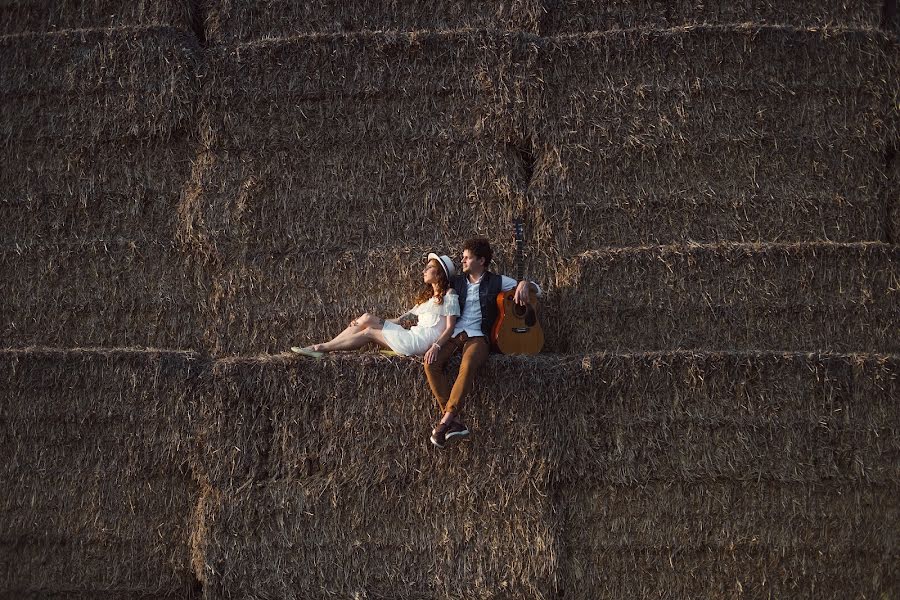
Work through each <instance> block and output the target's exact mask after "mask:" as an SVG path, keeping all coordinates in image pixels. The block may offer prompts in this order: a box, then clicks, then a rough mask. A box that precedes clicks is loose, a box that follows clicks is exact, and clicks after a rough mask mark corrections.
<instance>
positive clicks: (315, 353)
mask: <svg viewBox="0 0 900 600" xmlns="http://www.w3.org/2000/svg"><path fill="white" fill-rule="evenodd" d="M317 346H321V344H315V345H313V346H307V347H305V348H299V347H297V346H291V352H293V353H294V354H300V355H301V356H308V357H310V358H322V357H323V356H325V353H324V352H320V351H319V350H315V348H316V347H317Z"/></svg>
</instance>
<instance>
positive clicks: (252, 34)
mask: <svg viewBox="0 0 900 600" xmlns="http://www.w3.org/2000/svg"><path fill="white" fill-rule="evenodd" d="M882 4H883V0H857V1H848V0H792V1H791V2H778V1H776V0H751V1H749V2H747V1H745V2H737V1H735V0H714V1H712V2H710V1H699V0H666V1H663V0H613V1H598V0H501V1H496V2H478V1H474V0H456V1H447V0H442V1H441V2H432V3H429V4H428V5H423V4H422V3H419V2H414V1H411V0H402V1H396V0H394V1H390V2H387V1H379V2H364V1H360V0H352V1H347V2H339V1H336V0H328V1H326V2H317V3H306V2H289V1H287V0H264V1H262V2H259V1H250V0H213V1H212V2H210V3H209V5H208V8H207V12H206V19H205V29H206V31H207V35H208V39H209V40H210V41H211V42H212V43H219V44H233V43H239V42H248V41H253V40H260V39H267V38H279V37H291V36H296V35H302V34H307V33H352V32H359V31H420V30H437V31H446V30H454V29H466V28H475V29H494V30H514V31H526V32H529V33H534V34H538V35H543V36H555V35H560V34H570V33H587V32H592V31H608V30H618V29H636V28H652V29H664V28H669V27H681V26H684V25H709V24H733V23H748V22H753V23H756V24H760V25H762V24H767V25H790V26H794V27H821V26H829V27H850V28H859V29H877V28H878V27H879V26H880V24H881V20H882Z"/></svg>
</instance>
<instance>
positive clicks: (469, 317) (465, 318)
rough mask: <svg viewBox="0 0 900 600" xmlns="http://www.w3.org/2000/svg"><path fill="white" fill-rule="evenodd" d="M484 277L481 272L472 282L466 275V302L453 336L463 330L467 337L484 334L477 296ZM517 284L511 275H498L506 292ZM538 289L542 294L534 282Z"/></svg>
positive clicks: (539, 293)
mask: <svg viewBox="0 0 900 600" xmlns="http://www.w3.org/2000/svg"><path fill="white" fill-rule="evenodd" d="M483 277H484V273H482V274H481V277H479V278H478V281H476V282H475V283H472V280H471V279H469V276H468V275H466V285H467V286H468V289H467V290H466V303H465V305H464V306H463V307H462V315H460V317H459V319H458V320H457V321H456V329H454V330H453V337H456V336H458V335H459V334H460V333H462V332H463V331H465V332H466V334H467V335H468V336H469V337H479V336H481V337H483V336H484V335H485V334H484V333H483V332H482V331H481V300H480V299H479V297H478V288H479V286H481V279H482V278H483ZM517 285H518V282H516V280H515V279H513V278H512V277H507V276H506V275H501V276H500V291H503V292H508V291H509V290H512V289H515V287H516V286H517ZM534 285H535V286H536V287H537V290H538V292H537V293H538V296H540V295H541V294H542V292H541V286H539V285H538V284H536V283H535V284H534Z"/></svg>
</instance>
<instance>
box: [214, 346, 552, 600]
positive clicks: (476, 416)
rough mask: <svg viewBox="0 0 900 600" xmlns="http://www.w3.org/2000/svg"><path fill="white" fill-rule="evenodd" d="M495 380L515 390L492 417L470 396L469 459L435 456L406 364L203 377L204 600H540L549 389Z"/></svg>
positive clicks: (280, 361) (219, 372) (242, 366)
mask: <svg viewBox="0 0 900 600" xmlns="http://www.w3.org/2000/svg"><path fill="white" fill-rule="evenodd" d="M501 373H502V374H503V375H502V377H503V378H504V380H505V378H507V377H509V378H510V380H513V378H514V379H515V381H518V382H522V383H521V384H517V385H516V387H515V389H514V390H508V391H505V392H503V393H499V394H496V397H495V398H494V399H493V401H492V402H486V400H487V398H486V397H485V396H483V395H481V394H479V400H477V401H476V403H477V404H478V405H479V408H478V409H476V410H473V411H472V412H471V413H470V414H471V416H472V420H471V423H472V426H473V427H475V428H476V430H477V432H478V433H477V436H478V439H479V443H477V444H471V445H468V444H467V445H462V446H460V447H458V448H457V449H455V450H454V451H453V453H447V454H441V453H439V452H437V451H436V450H435V449H434V448H432V447H431V445H430V444H429V443H428V442H427V436H428V434H429V431H430V427H431V422H432V419H433V417H435V416H436V415H437V414H438V412H437V408H436V406H435V405H434V400H433V399H432V398H431V397H430V395H429V393H428V392H427V386H426V383H425V381H424V377H423V371H422V368H421V365H420V364H419V363H418V362H417V361H414V360H404V359H396V360H389V359H386V358H383V357H379V356H364V357H359V356H358V355H357V356H352V355H351V356H347V357H335V358H334V359H329V360H327V361H324V362H316V363H311V362H305V361H298V360H296V359H292V358H289V357H287V358H286V357H283V356H282V357H279V356H272V357H260V358H255V359H251V358H240V359H237V358H235V359H225V360H219V361H216V363H215V366H214V377H213V384H214V392H213V393H212V394H211V395H209V396H204V397H203V399H202V406H203V409H202V413H203V417H202V419H201V423H202V424H201V429H202V431H203V432H204V439H203V443H202V449H203V451H204V458H203V464H204V466H205V469H204V470H205V473H206V474H207V476H208V477H209V481H210V483H211V484H212V485H213V486H215V487H216V488H217V489H218V490H219V493H220V496H219V497H218V499H217V500H215V501H213V502H210V503H209V504H208V505H207V511H206V513H205V517H204V520H205V525H206V527H207V530H208V536H207V538H206V540H205V544H204V546H203V549H202V554H203V556H204V557H205V564H206V583H207V590H209V592H210V593H213V594H219V595H242V594H248V593H251V591H253V593H258V594H261V595H271V596H278V597H286V598H294V597H306V596H310V595H312V596H315V595H319V594H323V593H325V594H336V595H339V596H346V597H349V596H352V595H354V594H360V595H366V596H372V597H432V596H444V595H447V594H449V595H454V591H453V590H458V589H467V590H469V591H470V592H471V594H470V595H472V596H473V597H485V596H487V595H492V594H493V595H496V594H510V595H512V596H520V597H529V598H534V597H548V596H549V592H548V590H549V586H550V583H551V578H552V573H553V571H554V569H555V568H556V567H555V562H554V554H553V553H554V550H553V548H552V542H553V537H552V531H551V527H552V524H553V522H554V517H553V515H552V513H551V498H550V497H549V496H548V495H547V493H546V490H547V487H546V486H547V482H548V480H549V477H550V474H551V471H552V469H553V463H552V461H553V457H552V455H551V454H550V445H549V444H547V443H546V442H547V441H548V440H545V439H542V438H541V436H540V435H538V432H541V431H547V432H553V431H555V428H554V427H553V425H552V424H553V423H554V412H555V411H554V407H553V404H552V403H551V402H550V401H549V398H550V395H549V394H548V392H549V386H551V385H552V380H550V379H546V380H544V379H541V377H540V376H539V375H535V374H534V373H533V372H532V369H531V365H530V364H529V363H528V362H527V361H504V362H503V363H502V364H501V363H492V364H491V365H490V366H489V367H488V368H487V370H486V373H485V374H484V378H483V381H485V382H488V381H489V380H490V379H491V378H492V377H496V376H500V375H501ZM539 373H544V371H539ZM479 389H481V390H484V391H486V390H488V389H490V390H492V391H499V390H497V388H496V384H488V383H485V384H484V385H483V386H482V385H481V384H479ZM526 390H528V391H527V392H526ZM519 392H525V395H524V396H522V395H519ZM363 430H366V431H369V432H370V433H373V435H368V434H366V435H360V433H361V432H362V431H363ZM375 432H377V434H376V433H375ZM442 515H443V516H442ZM444 517H446V519H447V521H446V523H442V521H443V519H444ZM398 523H402V526H398V525H397V524H398ZM398 584H399V585H398Z"/></svg>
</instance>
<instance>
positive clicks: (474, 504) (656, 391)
mask: <svg viewBox="0 0 900 600" xmlns="http://www.w3.org/2000/svg"><path fill="white" fill-rule="evenodd" d="M897 367H898V365H897V364H896V360H895V358H893V357H885V356H877V355H829V354H787V353H786V354H778V353H756V352H748V353H739V352H730V353H686V352H673V353H647V354H633V355H616V354H596V355H581V356H578V355H572V356H567V357H559V356H556V357H551V356H542V357H538V358H530V359H521V358H510V357H506V358H499V357H495V358H494V359H492V360H491V361H490V362H489V363H488V366H487V368H486V369H485V371H484V373H483V374H482V376H481V377H480V378H479V384H478V386H477V389H476V391H475V394H474V396H473V398H472V400H471V402H470V403H469V405H468V406H469V409H468V411H467V421H468V422H469V424H470V426H471V427H472V428H473V430H474V431H475V434H474V435H475V436H476V437H475V440H474V441H473V442H472V443H468V444H463V445H461V446H459V447H457V448H455V449H454V451H453V453H452V454H450V453H447V454H435V451H434V450H433V449H432V448H429V447H428V445H427V442H426V441H425V434H426V433H427V430H428V427H429V426H430V425H429V423H430V420H431V417H432V416H434V415H435V408H434V406H433V400H432V399H431V398H430V396H429V395H428V393H427V392H426V391H425V383H424V379H423V377H422V374H421V367H420V366H419V364H417V362H415V361H412V360H403V359H384V358H377V357H364V358H356V357H352V356H347V357H344V356H340V357H334V358H329V359H326V360H325V361H322V362H316V361H305V360H303V361H294V360H292V359H290V358H285V357H260V358H256V359H249V358H246V359H229V360H221V361H217V362H216V363H215V365H214V377H213V391H212V393H211V395H210V396H208V397H204V399H203V408H202V409H201V413H202V415H203V416H202V417H201V420H200V422H201V423H202V427H203V431H204V432H205V436H206V437H205V441H204V445H203V452H204V455H203V458H202V459H201V461H202V462H203V464H204V465H206V467H207V473H208V475H209V477H210V482H212V484H213V487H214V488H216V489H217V490H218V491H216V492H215V493H214V494H212V496H211V498H210V500H209V501H208V502H204V505H203V506H204V513H203V522H204V527H205V530H206V531H207V532H208V536H207V537H206V539H205V540H203V543H202V544H200V546H199V547H196V548H195V552H196V553H197V554H200V555H202V556H204V557H205V558H204V560H205V563H206V564H207V565H209V568H208V571H207V579H206V584H207V589H208V590H210V591H211V592H213V593H221V594H226V593H230V594H241V593H252V592H251V591H252V590H255V591H256V592H257V593H262V594H263V595H272V596H284V597H302V596H304V595H306V594H315V593H321V591H323V590H324V591H325V592H326V593H333V594H337V595H342V596H351V595H353V594H360V595H368V596H370V597H387V596H397V595H398V594H399V596H400V597H436V596H437V597H461V595H460V594H459V592H458V591H457V590H458V589H460V587H464V588H465V589H466V590H467V594H466V597H492V596H494V595H497V594H500V595H503V594H506V593H510V594H513V595H522V594H525V595H528V596H529V597H552V596H553V595H554V594H555V593H557V592H558V591H560V590H566V593H567V595H568V594H569V593H572V594H574V595H575V596H576V597H594V596H596V594H603V593H607V592H612V591H615V590H619V591H624V590H635V589H638V588H639V587H643V589H645V590H647V591H648V592H649V591H650V590H653V593H661V592H660V591H661V590H663V589H674V590H681V591H683V592H685V593H687V592H688V591H691V590H695V591H696V590H699V589H709V590H719V593H723V594H724V593H726V591H727V590H730V589H731V586H733V585H734V582H735V581H738V582H741V583H742V584H743V585H745V586H747V587H748V589H755V590H757V591H758V592H759V593H762V592H763V591H765V590H771V591H774V592H778V591H781V590H787V589H789V588H790V587H792V586H796V585H802V586H804V589H809V586H814V587H816V586H826V585H829V584H830V583H831V582H834V583H835V584H836V585H841V586H846V585H849V579H850V575H852V577H853V579H854V580H855V581H856V582H857V586H858V588H860V589H865V590H868V591H870V592H872V593H877V592H879V591H883V590H886V589H888V587H889V584H887V583H886V582H885V580H884V576H885V574H886V573H888V572H889V567H888V565H887V563H886V562H884V560H883V559H882V558H881V557H882V556H884V557H887V556H889V555H890V553H891V552H893V551H894V550H893V548H894V546H893V541H892V537H891V535H890V533H889V532H886V531H885V529H884V528H883V527H882V526H881V521H880V518H879V517H877V516H876V515H877V514H884V513H883V512H881V511H883V510H885V509H886V507H890V506H894V505H896V501H895V500H894V498H895V496H896V495H895V494H893V493H892V492H891V490H893V489H894V488H895V487H896V486H897V471H896V468H895V466H894V465H893V464H892V461H893V458H892V457H893V455H894V453H895V452H896V450H897V448H896V444H895V443H894V442H892V441H890V440H891V439H892V436H894V437H896V423H897V417H898V413H897V406H896V403H895V402H893V401H892V398H893V397H894V396H895V395H896V394H897V391H898V388H897V386H898V380H897ZM386 398H389V399H390V400H388V401H386V400H385V399H386ZM447 481H450V482H452V484H449V485H448V484H446V483H445V482H447ZM848 486H852V487H853V488H854V489H855V490H856V491H855V492H852V493H849V494H848V493H847V492H846V490H847V487H848ZM881 503H886V504H881ZM869 510H874V511H875V513H876V515H872V516H871V517H870V516H867V511H869ZM887 510H891V509H890V508H887ZM843 511H851V512H852V514H858V515H860V516H859V518H858V519H852V520H848V519H846V518H844V517H845V513H844V512H843ZM823 515H824V516H823ZM629 524H630V526H629ZM717 524H718V525H717ZM820 550H821V551H823V552H825V558H824V559H823V562H822V563H821V565H822V568H821V569H820V570H817V571H815V572H814V573H815V574H813V573H811V572H809V570H808V569H807V568H806V567H804V565H807V564H809V561H811V560H812V559H813V557H814V556H815V555H816V553H817V552H819V551H820ZM723 556H726V557H729V559H727V560H723V558H722V557H723ZM860 557H868V558H867V559H865V560H861V559H860ZM629 561H631V562H632V563H637V564H639V565H642V568H644V569H645V570H646V571H647V572H650V573H653V576H652V577H651V578H635V577H633V572H632V571H629V570H628V569H627V568H626V566H627V563H629ZM841 561H844V562H847V563H848V564H847V567H846V569H847V570H844V571H842V570H839V569H838V568H837V565H838V564H839V563H840V562H841ZM679 566H682V567H684V568H678V567H679ZM700 568H705V569H707V571H706V572H707V573H709V576H708V577H706V578H705V580H704V582H702V583H700V582H697V581H696V577H695V576H694V575H692V573H695V572H696V570H697V569H700ZM451 578H452V581H451ZM398 582H400V583H402V585H400V586H397V583H398ZM634 586H637V587H634ZM704 586H705V587H704ZM842 589H843V588H842ZM713 593H716V592H713Z"/></svg>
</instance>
